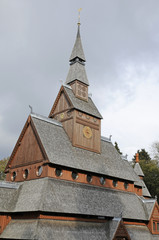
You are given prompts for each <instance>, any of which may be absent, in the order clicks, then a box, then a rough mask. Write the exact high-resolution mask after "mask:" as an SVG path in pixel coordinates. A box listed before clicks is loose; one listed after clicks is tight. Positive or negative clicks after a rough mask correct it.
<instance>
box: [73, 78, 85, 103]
mask: <svg viewBox="0 0 159 240" xmlns="http://www.w3.org/2000/svg"><path fill="white" fill-rule="evenodd" d="M70 86H71V87H72V90H73V92H74V94H75V96H76V97H78V98H80V99H82V100H84V101H88V86H87V85H85V84H83V83H81V82H79V81H77V80H76V81H74V82H73V83H72V84H71V85H70Z"/></svg>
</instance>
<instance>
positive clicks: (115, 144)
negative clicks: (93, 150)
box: [114, 142, 122, 155]
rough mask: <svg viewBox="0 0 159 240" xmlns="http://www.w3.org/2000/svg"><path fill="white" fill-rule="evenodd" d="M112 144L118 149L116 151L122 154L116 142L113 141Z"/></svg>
mask: <svg viewBox="0 0 159 240" xmlns="http://www.w3.org/2000/svg"><path fill="white" fill-rule="evenodd" d="M114 146H115V148H116V150H117V151H118V153H119V154H121V155H122V152H121V151H120V149H119V146H118V143H117V142H115V143H114Z"/></svg>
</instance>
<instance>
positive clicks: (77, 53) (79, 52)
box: [70, 24, 86, 62]
mask: <svg viewBox="0 0 159 240" xmlns="http://www.w3.org/2000/svg"><path fill="white" fill-rule="evenodd" d="M76 57H78V58H80V59H81V60H83V61H84V62H85V61H86V59H85V56H84V51H83V47H82V42H81V36H80V24H78V29H77V36H76V41H75V44H74V47H73V50H72V53H71V56H70V61H72V60H74V59H75V58H76Z"/></svg>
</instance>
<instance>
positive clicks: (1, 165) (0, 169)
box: [0, 157, 9, 180]
mask: <svg viewBox="0 0 159 240" xmlns="http://www.w3.org/2000/svg"><path fill="white" fill-rule="evenodd" d="M8 160H9V157H8V158H3V159H2V160H0V180H4V179H5V173H4V170H5V168H6V165H7V163H8Z"/></svg>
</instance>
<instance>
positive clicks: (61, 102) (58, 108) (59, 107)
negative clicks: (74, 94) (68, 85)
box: [53, 92, 70, 115]
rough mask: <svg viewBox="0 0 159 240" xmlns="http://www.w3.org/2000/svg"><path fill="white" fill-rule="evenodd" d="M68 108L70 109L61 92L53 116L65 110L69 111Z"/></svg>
mask: <svg viewBox="0 0 159 240" xmlns="http://www.w3.org/2000/svg"><path fill="white" fill-rule="evenodd" d="M69 107H70V104H69V102H68V100H67V98H66V96H65V94H64V92H61V95H60V98H59V101H58V103H57V105H56V107H55V110H54V112H53V114H54V115H56V114H57V113H61V112H63V111H65V110H66V109H69Z"/></svg>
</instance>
